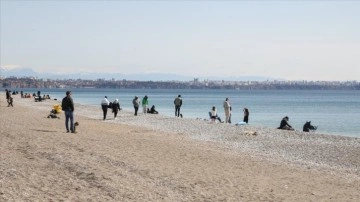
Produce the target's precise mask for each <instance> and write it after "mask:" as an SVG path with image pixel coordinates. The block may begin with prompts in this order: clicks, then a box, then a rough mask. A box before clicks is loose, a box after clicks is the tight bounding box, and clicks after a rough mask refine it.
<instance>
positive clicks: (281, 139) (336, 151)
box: [0, 93, 360, 201]
mask: <svg viewBox="0 0 360 202" xmlns="http://www.w3.org/2000/svg"><path fill="white" fill-rule="evenodd" d="M0 96H1V108H0V109H1V120H2V123H1V124H2V127H1V128H2V129H1V134H2V139H3V140H4V142H6V143H9V144H10V143H11V141H13V142H14V143H11V144H13V145H15V148H14V149H15V150H14V152H15V153H16V152H17V151H18V150H19V148H20V150H21V148H22V147H23V145H22V143H24V142H23V139H26V141H25V142H28V143H29V142H33V141H34V142H33V144H30V143H29V145H30V148H29V150H31V151H32V152H29V151H27V148H22V150H24V151H27V153H26V155H27V156H26V155H25V157H29V158H33V159H34V158H35V159H37V158H38V157H39V154H38V155H37V152H36V149H39V150H43V149H44V148H47V152H48V153H49V155H50V154H51V155H50V157H49V158H46V159H47V161H49V162H50V163H52V164H55V165H57V166H59V167H64V166H65V168H66V167H67V163H64V162H63V161H64V159H62V158H60V157H59V155H60V156H64V155H65V154H66V153H67V152H68V151H66V150H67V149H68V150H70V151H73V153H71V155H70V154H69V156H70V157H71V158H74V159H76V160H77V161H79V164H81V165H83V166H80V167H81V169H80V168H79V167H77V166H76V165H75V164H76V162H77V161H72V160H69V161H70V163H69V164H71V165H72V166H74V167H76V169H78V171H77V172H78V174H79V173H83V171H81V170H88V169H89V172H88V173H93V174H94V176H96V177H95V178H96V179H97V178H98V177H99V176H101V175H103V176H105V178H108V177H109V176H108V175H110V174H106V172H102V171H97V170H96V169H94V168H96V167H103V165H101V164H99V162H98V163H96V162H91V163H90V164H91V165H93V166H94V167H93V169H90V168H88V167H86V166H85V165H87V164H86V163H85V162H83V160H82V159H78V158H76V157H74V155H80V156H83V155H84V154H83V153H84V152H85V153H88V155H85V157H86V159H89V158H90V159H91V158H93V157H91V155H90V153H91V152H93V153H95V154H94V155H95V156H103V157H106V158H103V159H102V160H101V162H102V161H104V160H106V159H108V161H109V162H110V164H112V167H113V169H115V170H117V171H118V172H119V173H117V174H118V175H120V176H122V177H124V176H126V173H129V172H130V170H133V171H134V170H137V171H138V172H139V173H137V174H136V178H135V182H136V183H135V184H131V183H130V181H127V182H128V183H129V184H131V186H128V187H127V190H129V189H134V187H138V186H139V184H138V183H139V182H140V181H144V180H145V181H149V182H147V183H146V182H144V183H145V184H147V186H149V187H152V188H149V187H148V188H149V189H150V190H152V191H154V190H155V191H157V192H159V195H163V198H161V197H160V198H159V195H156V196H151V194H150V193H149V190H148V191H146V190H147V189H144V188H142V189H141V186H140V188H139V187H138V188H139V189H140V190H142V191H140V192H141V193H143V194H144V198H141V197H140V196H138V195H136V197H134V198H132V199H129V198H122V197H120V195H121V194H120V193H123V192H124V191H123V188H121V187H122V185H121V183H120V184H116V185H113V186H110V187H111V190H113V191H114V192H115V193H116V194H114V196H113V197H111V196H110V198H109V200H117V199H123V200H130V201H132V200H133V201H137V200H142V199H145V200H160V201H169V200H171V201H183V199H180V198H177V196H182V197H184V195H182V194H181V193H182V192H181V191H180V192H179V190H181V188H179V186H180V185H181V186H180V187H185V188H186V189H185V190H183V192H184V193H186V194H190V196H191V197H190V198H187V197H185V199H188V200H190V201H195V200H205V199H207V198H208V197H210V198H212V197H214V196H213V194H214V193H216V194H217V195H216V197H215V198H212V199H214V200H216V199H219V200H220V199H225V200H228V201H233V200H234V201H236V199H237V200H244V201H247V200H259V199H261V198H262V197H263V199H267V200H268V201H278V200H287V201H298V200H302V201H303V200H305V201H308V200H326V201H338V200H340V201H341V200H346V201H355V200H356V199H358V198H359V197H360V192H359V191H360V188H359V187H360V186H359V185H360V171H359V167H360V157H359V156H360V139H359V138H356V137H346V136H334V135H325V134H317V133H303V132H297V131H295V132H294V131H281V130H277V129H271V128H265V127H254V126H235V125H227V124H213V123H210V122H206V121H203V120H194V119H186V118H184V119H181V118H175V117H165V116H162V115H151V114H148V115H142V114H140V115H139V116H137V117H135V116H133V114H132V113H131V112H127V111H120V113H119V114H118V118H117V119H116V120H113V117H112V113H111V112H110V113H109V112H108V120H106V121H102V111H101V109H100V106H99V107H93V106H87V105H81V104H78V103H75V120H76V121H79V122H80V126H79V127H78V129H77V130H78V133H77V134H75V135H69V134H66V133H65V129H64V116H63V114H60V120H57V119H56V120H54V119H53V120H52V119H47V118H46V116H47V115H48V113H49V112H50V110H51V108H52V106H53V104H55V103H60V102H61V101H59V100H58V101H54V100H45V101H43V102H34V101H33V99H21V98H20V96H19V95H15V96H14V97H15V99H14V107H13V108H11V107H9V108H7V107H6V106H5V102H6V101H5V99H4V97H5V95H4V94H3V93H2V94H0ZM20 111H21V112H20ZM8 113H11V116H10V115H9V116H8V117H5V115H8ZM33 114H37V115H36V116H35V117H34V118H32V119H30V120H29V119H27V118H26V117H29V116H31V115H33ZM22 115H24V116H26V117H21V116H22ZM110 117H111V118H110ZM11 118H16V119H18V120H17V121H19V120H21V121H24V126H21V125H20V124H16V122H15V121H14V120H10V119H11ZM8 119H9V120H8ZM4 123H6V124H10V125H3V124H4ZM29 124H30V125H29ZM34 124H35V125H34ZM36 124H38V126H37V125H36ZM24 127H25V128H24ZM26 127H30V128H36V129H33V130H30V131H27V132H20V131H23V130H24V129H26ZM17 130H19V131H17ZM249 132H256V133H257V135H252V134H251V133H249ZM19 133H20V134H21V135H22V136H19ZM28 133H29V134H28ZM37 134H40V135H41V136H44V137H42V138H41V139H40V137H37ZM14 135H15V136H14ZM27 136H29V137H27ZM7 139H9V141H7ZM14 139H16V140H18V141H14ZM68 139H69V140H68ZM10 140H11V141H10ZM120 140H121V141H120ZM57 141H58V142H60V143H61V144H60V143H58V142H57ZM68 141H70V142H68ZM119 141H120V142H119ZM4 142H3V143H2V146H1V147H2V148H1V150H2V153H3V154H4V157H2V162H4V163H2V166H1V168H2V169H1V172H2V174H4V176H5V177H4V178H3V180H2V183H3V182H6V179H7V178H9V179H10V178H11V172H12V171H11V166H6V165H7V164H9V165H10V164H11V163H10V162H9V161H10V160H11V158H9V159H8V158H7V156H8V155H9V157H10V156H11V155H12V154H11V152H10V153H9V152H8V151H7V150H11V148H12V147H10V145H9V146H8V145H6V144H5V143H4ZM17 142H19V144H17ZM72 142H74V143H72ZM75 142H76V143H75ZM124 142H127V143H129V144H124V145H123V143H124ZM40 143H41V144H40ZM119 143H120V144H119ZM150 143H153V144H150ZM149 144H150V145H149ZM39 145H42V146H39ZM50 145H56V146H57V147H55V148H52V149H53V150H58V148H60V149H61V152H60V151H58V152H50V151H51V146H50ZM145 145H147V146H145ZM16 146H17V147H16ZM32 147H34V148H36V149H34V150H32V149H31V148H32ZM107 147H109V149H108V148H107ZM118 147H126V148H127V149H124V148H121V149H120V148H118ZM76 148H78V149H76ZM94 148H97V149H98V150H99V151H101V152H95V151H93V149H94ZM122 149H124V150H126V151H130V150H131V152H128V153H126V154H121V153H122V152H123V150H122ZM142 150H145V151H146V150H148V151H147V152H149V153H150V154H151V155H148V154H147V153H146V152H145V151H142ZM119 152H120V154H119ZM45 153H46V152H45ZM140 153H141V155H140ZM160 154H161V155H160ZM41 155H45V154H44V152H42V153H41ZM46 155H47V154H46ZM119 155H120V156H119ZM22 156H24V154H22ZM22 156H15V157H16V158H13V159H12V160H14V161H15V162H18V165H19V166H20V167H21V166H22V165H23V162H21V161H17V159H21V158H23V157H22ZM65 156H66V155H65ZM100 159H101V158H100ZM119 159H121V162H124V164H126V165H128V164H130V165H133V167H132V168H124V169H125V170H126V169H127V171H126V172H125V173H124V172H121V171H119V170H118V169H120V167H122V166H121V165H122V163H121V162H118V161H119ZM124 159H126V160H124ZM3 160H4V161H3ZM97 161H100V160H99V159H98V160H97ZM177 161H179V162H181V163H183V164H184V165H179V164H178V163H177ZM49 162H48V163H49ZM54 162H55V163H54ZM109 162H108V163H109ZM194 162H196V163H194ZM87 163H89V162H87ZM4 165H5V166H4ZM149 165H152V166H154V165H156V167H152V166H150V167H149ZM84 166H85V167H84ZM219 166H220V167H219ZM55 167H56V166H55ZM70 167H71V166H70ZM125 167H126V166H125ZM13 169H14V168H13ZM23 169H24V170H26V169H25V168H23ZM38 169H39V168H38ZM109 169H110V167H106V169H105V168H104V170H108V171H107V172H110V173H111V172H112V169H110V170H109ZM129 169H130V170H129ZM169 169H170V170H169ZM34 170H36V169H34ZM39 170H41V171H42V172H44V171H46V172H51V169H50V170H49V169H39ZM65 170H66V169H65ZM141 170H144V172H145V171H146V170H147V171H146V172H145V173H142V172H143V171H141ZM255 171H257V172H255ZM69 172H70V171H68V172H65V174H66V173H67V175H70V178H71V177H73V176H74V175H75V176H76V175H77V174H76V172H75V174H74V173H73V172H70V174H69ZM147 172H148V173H147ZM203 172H205V174H206V176H204V173H203ZM207 172H209V173H207ZM9 173H10V174H9ZM121 173H122V174H121ZM130 173H131V172H130ZM134 173H135V171H134V172H132V174H134ZM151 174H153V175H154V176H157V177H155V178H154V179H152V178H151V177H150V178H146V177H144V176H147V177H149V176H152V175H151ZM8 175H9V176H8ZM63 175H64V174H63ZM63 175H61V176H60V178H64V176H63ZM118 175H115V174H113V175H111V177H115V176H116V177H118ZM258 175H259V176H258ZM160 176H165V178H167V179H168V178H169V179H170V178H171V179H172V180H174V181H175V182H174V183H175V184H179V186H175V188H174V187H173V189H171V190H167V192H166V191H164V190H162V189H165V188H164V186H165V185H164V186H161V185H156V183H160V184H161V183H165V182H166V183H167V185H169V183H170V182H169V181H166V180H164V178H161V177H160ZM174 176H177V177H174ZM90 177H91V176H90ZM173 177H174V178H173ZM25 178H26V177H25ZM125 178H126V177H125ZM138 178H139V179H138ZM190 178H191V179H190ZM193 178H194V179H195V181H198V182H201V183H200V184H197V185H193V186H190V185H191V183H195V182H194V181H192V179H193ZM213 178H216V180H215V181H216V182H217V183H216V185H215V184H214V179H213ZM239 178H241V179H242V180H239ZM4 179H5V180H4ZM71 179H72V178H71ZM126 179H127V178H126ZM155 179H156V180H155ZM181 179H184V180H185V182H182V180H181ZM233 179H237V180H239V181H233ZM251 179H253V181H252V180H251ZM12 180H14V179H12ZM47 180H48V179H43V182H44V183H45V182H47ZM80 180H81V179H80ZM132 180H134V179H132ZM157 180H158V181H157ZM269 180H270V181H269ZM100 181H101V180H100ZM298 181H301V184H300V185H299V184H298ZM16 182H18V181H17V180H16V179H15V180H14V183H16ZM243 182H246V183H245V184H242V183H243ZM335 182H336V183H335ZM14 183H10V184H11V185H13V186H15V185H16V186H26V183H25V185H19V184H14ZM18 183H19V182H18ZM154 183H155V185H156V186H155V185H154ZM166 183H165V184H166ZM239 183H240V184H241V185H240V184H239ZM230 184H232V185H233V186H231V185H230ZM234 184H236V186H235V185H234ZM284 184H286V188H284ZM295 184H296V186H295ZM90 185H91V183H90ZM150 185H151V186H150ZM153 185H154V186H153ZM247 185H248V186H250V187H251V186H253V188H254V186H255V187H256V186H258V188H259V187H262V190H263V191H261V192H259V190H247V188H248V186H247ZM13 186H10V187H13ZM79 186H80V185H79ZM124 186H125V185H124ZM171 186H173V184H172V183H170V187H171ZM198 186H200V187H198ZM221 186H224V188H221ZM229 186H230V187H229ZM95 187H96V186H95ZM125 187H126V186H125ZM216 187H217V188H216ZM225 187H226V188H225ZM306 187H312V189H313V190H308V189H309V188H306ZM351 187H352V188H351ZM60 188H61V189H62V190H63V194H64V193H66V194H65V195H67V196H69V197H70V196H71V197H75V196H73V195H72V194H70V193H68V192H67V191H66V190H64V189H65V188H64V187H62V186H60ZM1 189H2V190H1V192H2V193H4V194H1V195H0V198H3V199H10V200H11V198H12V199H14V200H15V199H25V198H24V196H23V195H21V196H18V195H17V194H16V193H13V194H10V192H11V191H9V188H6V187H4V188H1ZM225 189H228V190H225ZM283 189H284V190H283ZM271 190H273V191H271ZM282 190H283V191H282ZM93 191H94V190H93ZM72 192H74V193H77V191H76V189H75V191H74V190H72V191H71V193H72ZM103 192H104V191H103ZM105 192H106V191H105ZM157 192H156V193H157ZM314 192H315V193H314ZM92 193H93V192H91V193H90V194H89V193H87V194H89V195H92ZM94 193H95V191H94ZM131 193H132V195H134V194H135V193H133V192H131ZM160 193H161V194H160ZM201 193H203V195H202V194H201ZM240 193H242V194H243V198H242V197H240V195H241V194H240ZM245 193H247V194H245ZM291 193H293V194H294V195H292V194H291ZM103 194H104V193H102V195H103ZM105 194H109V193H108V192H106V193H105ZM194 194H195V195H194ZM239 194H240V195H239ZM39 195H41V194H39ZM110 195H111V194H110ZM6 196H9V197H8V198H6ZM254 196H256V197H260V198H252V197H254ZM17 197H18V198H17ZM37 197H38V195H37V196H36V197H35V198H37ZM59 197H60V196H56V197H55V198H59ZM82 197H85V198H86V196H82ZM50 198H51V197H50ZM60 198H61V197H60ZM210 198H208V199H210ZM37 199H39V198H37ZM73 199H74V198H73ZM75 199H76V197H75ZM78 199H79V198H78ZM83 199H84V198H83ZM101 200H104V199H100V201H101ZM210 200H211V199H210Z"/></svg>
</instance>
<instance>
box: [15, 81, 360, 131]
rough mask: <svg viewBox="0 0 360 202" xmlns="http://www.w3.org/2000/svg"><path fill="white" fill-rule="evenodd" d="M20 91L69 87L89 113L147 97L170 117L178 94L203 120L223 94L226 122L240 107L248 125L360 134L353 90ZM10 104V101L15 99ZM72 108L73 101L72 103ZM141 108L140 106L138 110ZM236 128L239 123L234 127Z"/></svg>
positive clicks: (358, 95) (358, 99)
mask: <svg viewBox="0 0 360 202" xmlns="http://www.w3.org/2000/svg"><path fill="white" fill-rule="evenodd" d="M10 90H12V91H18V92H19V93H20V91H21V90H22V91H23V92H24V93H31V94H32V93H36V92H37V91H41V95H44V94H45V95H47V94H48V95H49V96H50V97H51V99H57V100H59V101H61V99H62V98H63V97H64V96H65V92H66V91H67V90H71V91H72V97H73V99H74V102H75V103H81V104H86V105H91V106H98V107H99V110H98V111H94V113H102V111H101V107H100V102H101V100H102V99H103V98H104V96H107V97H108V99H109V101H110V102H112V101H114V100H115V99H119V101H120V106H121V108H122V109H123V110H125V111H133V106H132V100H133V98H134V97H135V96H138V97H139V98H140V99H141V98H142V97H144V96H145V95H147V96H148V100H149V107H151V106H152V105H155V108H156V110H157V111H159V113H160V114H162V115H165V116H169V117H174V116H175V107H174V99H175V98H176V97H177V96H178V95H181V97H182V99H183V105H182V107H181V111H180V113H181V114H182V115H183V117H184V118H191V119H209V111H210V110H211V108H212V107H213V106H215V107H216V108H217V110H218V115H219V116H220V117H221V119H224V117H225V114H224V109H223V102H224V101H225V98H229V100H230V103H231V106H232V116H231V121H232V124H236V123H238V122H241V121H242V120H243V108H245V107H246V108H248V109H249V111H250V116H249V124H251V125H254V126H266V127H271V128H277V127H278V126H279V125H280V121H281V119H282V118H283V117H285V116H288V117H289V123H290V125H292V126H293V127H294V128H295V129H296V130H299V131H301V130H302V127H303V125H304V123H305V122H306V121H311V123H312V125H315V126H317V127H318V129H317V131H316V132H315V133H321V134H330V135H342V136H351V137H360V91H358V90H222V89H221V90H220V89H216V90H213V89H108V88H101V89H99V88H74V89H38V88H36V89H35V88H27V89H10ZM15 102H16V101H15ZM75 107H76V105H75ZM139 112H141V109H139ZM239 127H241V126H239Z"/></svg>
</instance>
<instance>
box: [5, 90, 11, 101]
mask: <svg viewBox="0 0 360 202" xmlns="http://www.w3.org/2000/svg"><path fill="white" fill-rule="evenodd" d="M5 92H6V101H7V102H8V103H9V98H10V91H9V90H8V89H5Z"/></svg>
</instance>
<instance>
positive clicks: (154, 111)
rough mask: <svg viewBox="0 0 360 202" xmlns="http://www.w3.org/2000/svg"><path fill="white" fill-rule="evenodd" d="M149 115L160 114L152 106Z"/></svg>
mask: <svg viewBox="0 0 360 202" xmlns="http://www.w3.org/2000/svg"><path fill="white" fill-rule="evenodd" d="M148 113H149V114H158V113H159V112H158V111H156V110H155V105H153V106H151V109H149V108H148Z"/></svg>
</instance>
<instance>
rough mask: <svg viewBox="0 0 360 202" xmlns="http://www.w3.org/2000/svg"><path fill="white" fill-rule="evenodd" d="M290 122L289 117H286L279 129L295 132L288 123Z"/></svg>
mask: <svg viewBox="0 0 360 202" xmlns="http://www.w3.org/2000/svg"><path fill="white" fill-rule="evenodd" d="M288 121H289V117H287V116H285V117H284V118H283V119H282V120H281V122H280V126H279V127H278V128H277V129H282V130H294V128H293V127H292V126H291V125H290V124H289V123H288Z"/></svg>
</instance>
